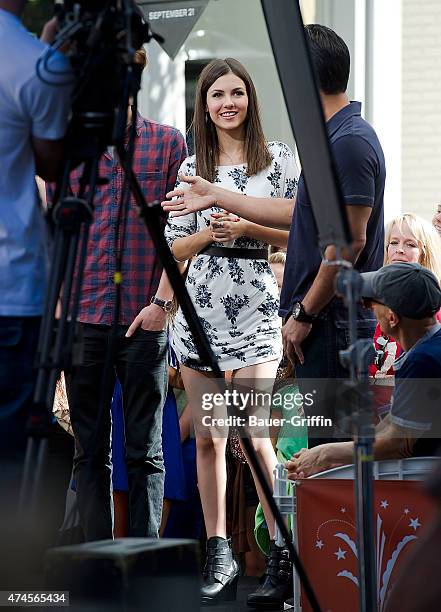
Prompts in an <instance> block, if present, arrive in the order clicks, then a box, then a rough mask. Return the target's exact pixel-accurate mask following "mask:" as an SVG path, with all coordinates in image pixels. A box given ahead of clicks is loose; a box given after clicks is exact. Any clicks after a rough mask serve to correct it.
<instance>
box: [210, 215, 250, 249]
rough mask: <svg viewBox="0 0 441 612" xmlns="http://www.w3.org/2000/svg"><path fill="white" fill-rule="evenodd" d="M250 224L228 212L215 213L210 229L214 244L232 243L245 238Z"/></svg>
mask: <svg viewBox="0 0 441 612" xmlns="http://www.w3.org/2000/svg"><path fill="white" fill-rule="evenodd" d="M247 225H248V222H247V221H245V220H244V219H241V218H240V217H238V216H237V215H233V214H231V213H228V212H226V211H224V212H222V213H213V214H212V215H211V220H210V228H211V232H212V237H213V240H214V242H221V243H223V242H231V241H233V240H236V238H239V237H240V236H244V235H245V233H246V226H247Z"/></svg>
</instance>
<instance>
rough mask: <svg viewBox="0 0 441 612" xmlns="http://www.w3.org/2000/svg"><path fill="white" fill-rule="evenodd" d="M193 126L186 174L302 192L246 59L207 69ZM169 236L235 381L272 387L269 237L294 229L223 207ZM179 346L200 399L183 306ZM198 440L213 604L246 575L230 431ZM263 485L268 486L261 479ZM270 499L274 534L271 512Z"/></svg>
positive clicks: (276, 240)
mask: <svg viewBox="0 0 441 612" xmlns="http://www.w3.org/2000/svg"><path fill="white" fill-rule="evenodd" d="M193 132H194V143H195V152H196V154H195V155H194V156H192V157H189V158H187V159H186V160H185V161H184V163H183V164H182V166H181V169H180V172H181V173H182V174H185V175H196V174H197V175H199V176H202V177H204V178H206V179H207V180H209V181H211V182H216V183H219V184H221V185H222V187H225V188H227V189H230V190H232V191H237V192H239V193H242V194H246V195H252V196H260V197H276V198H293V197H294V196H295V192H296V187H297V180H298V174H299V171H298V168H297V165H296V163H295V159H294V156H293V154H292V152H291V150H290V149H289V147H287V146H286V145H285V144H283V143H279V142H271V143H267V142H266V141H265V139H264V135H263V131H262V127H261V123H260V116H259V109H258V104H257V99H256V91H255V88H254V85H253V82H252V80H251V77H250V76H249V74H248V72H247V71H246V70H245V68H244V67H243V66H242V64H240V63H239V62H238V61H237V60H234V59H226V60H214V61H212V62H211V63H210V64H208V66H206V67H205V68H204V70H203V71H202V73H201V75H200V77H199V81H198V87H197V91H196V101H195V115H194V121H193ZM166 237H167V240H168V243H169V245H170V248H171V249H172V252H173V255H174V257H175V258H176V259H177V260H178V261H180V262H182V261H186V260H188V259H192V260H191V263H190V266H189V269H188V274H187V280H186V284H187V289H188V291H189V293H190V296H191V297H192V299H193V302H194V304H195V307H196V311H197V313H198V315H199V318H200V320H201V322H202V325H203V327H204V329H205V332H206V334H207V336H208V338H209V341H210V344H211V347H212V349H213V351H214V353H215V355H216V357H217V359H218V361H219V366H220V368H221V370H222V371H233V380H234V382H235V384H238V383H240V380H242V381H245V380H246V384H247V386H252V387H253V388H254V389H258V388H259V385H260V387H262V386H264V387H265V388H268V387H269V386H270V383H271V381H272V380H273V379H274V377H275V374H276V371H277V367H278V363H279V360H280V358H281V355H282V340H281V332H280V327H281V320H280V318H279V317H278V307H279V295H278V289H277V282H276V279H275V277H274V275H273V273H272V271H271V268H270V266H269V264H268V261H267V251H268V245H269V244H273V245H276V246H281V247H285V246H286V244H287V238H288V233H287V232H285V231H282V230H275V229H269V228H266V227H262V226H259V225H256V224H254V223H251V222H249V221H245V220H243V219H239V218H238V217H236V216H235V215H231V214H229V213H228V212H227V211H223V210H222V209H220V208H215V207H213V208H211V209H209V210H206V211H202V212H198V213H196V214H190V215H186V216H180V217H172V216H170V218H169V223H168V226H167V228H166ZM173 345H174V349H175V351H176V353H177V356H178V360H179V362H180V363H181V364H182V378H183V382H184V385H185V388H186V391H187V394H188V396H189V400H190V403H192V402H193V404H196V403H197V401H198V400H197V399H196V398H197V397H198V393H197V391H198V390H199V391H200V389H202V388H203V387H204V385H206V384H207V378H208V377H209V376H210V374H209V373H208V372H206V371H204V370H206V368H204V367H203V366H201V364H199V363H198V354H197V351H196V348H195V345H194V342H193V338H192V336H191V334H190V330H189V328H188V325H187V323H186V321H185V318H184V316H183V314H182V311H181V310H179V311H178V313H177V315H176V318H175V321H174V329H173ZM200 408H201V406H200V402H199V405H192V409H193V413H194V414H195V415H196V414H198V415H200ZM197 418H198V419H199V416H198V417H197ZM199 420H200V419H199ZM196 442H197V467H198V484H199V491H200V495H201V501H202V507H203V511H204V519H205V526H206V531H207V538H208V543H207V553H208V554H207V564H206V567H205V570H204V582H203V587H202V601H203V602H204V603H212V602H214V601H218V600H220V599H227V598H230V597H232V596H234V593H235V586H236V583H237V575H238V568H237V564H236V562H235V561H234V560H233V558H232V555H231V550H230V547H229V543H228V540H227V539H226V536H227V534H226V516H225V515H226V511H225V491H226V466H225V446H226V434H225V432H224V433H220V434H219V433H218V435H216V433H214V434H213V433H212V432H210V431H208V430H206V431H204V432H203V435H201V431H200V429H199V431H198V427H197V425H196ZM252 442H253V446H254V448H255V450H256V452H257V454H258V456H259V459H260V462H261V465H262V466H263V467H264V470H265V473H266V476H267V478H268V481H269V482H271V483H272V480H273V475H272V471H273V469H274V467H275V465H276V462H277V461H276V455H275V453H274V450H273V447H272V445H271V441H270V440H269V438H262V437H260V438H259V437H257V438H254V439H253V440H252ZM257 490H258V492H259V493H260V487H259V486H257ZM261 499H262V496H261ZM262 502H263V503H262V505H263V508H264V512H265V516H266V519H267V521H268V525H269V530H270V533H271V534H272V535H273V534H274V526H273V520H272V517H271V513H270V511H269V509H268V507H267V506H266V503H265V502H264V500H262ZM220 567H221V568H222V569H220Z"/></svg>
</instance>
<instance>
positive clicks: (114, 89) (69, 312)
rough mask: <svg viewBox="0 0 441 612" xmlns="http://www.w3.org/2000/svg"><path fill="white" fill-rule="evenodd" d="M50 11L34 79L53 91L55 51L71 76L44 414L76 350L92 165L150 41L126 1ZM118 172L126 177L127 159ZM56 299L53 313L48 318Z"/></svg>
mask: <svg viewBox="0 0 441 612" xmlns="http://www.w3.org/2000/svg"><path fill="white" fill-rule="evenodd" d="M55 9H56V10H55V13H56V15H57V16H58V21H59V28H60V29H59V33H58V36H57V38H56V41H55V44H54V45H53V47H51V48H49V49H48V51H47V52H46V54H45V55H43V56H42V58H41V59H40V63H41V65H40V66H38V65H37V73H39V74H44V75H45V77H44V78H45V79H46V80H50V79H51V78H53V80H54V82H53V85H54V86H56V85H57V84H58V83H57V79H58V78H59V76H60V75H59V74H57V73H55V72H53V71H52V73H51V71H50V70H49V69H48V65H49V62H48V60H49V58H50V56H51V54H53V53H54V52H55V51H56V49H62V50H63V52H64V53H65V54H66V55H67V57H68V58H69V60H70V64H71V70H72V73H71V74H69V75H66V78H69V79H72V85H73V92H72V105H71V117H70V121H69V126H68V131H67V134H66V155H65V163H64V168H63V172H62V174H61V175H60V177H59V180H58V182H57V186H56V189H55V193H54V197H53V201H52V203H51V204H50V206H49V209H48V218H49V221H50V223H51V225H52V229H53V249H52V256H51V260H52V266H51V271H50V279H49V291H48V294H47V298H46V304H45V311H44V317H43V321H42V326H41V332H40V339H39V348H38V352H37V361H38V363H37V366H38V369H39V372H38V377H37V385H36V392H35V398H34V399H35V403H36V404H37V405H40V406H43V405H44V406H46V409H47V410H51V407H52V404H53V399H54V395H55V386H56V381H57V379H58V377H59V375H60V373H61V371H62V370H69V369H70V367H71V365H72V355H75V354H78V352H79V351H78V348H77V345H78V341H77V339H76V330H75V327H76V325H75V322H76V318H77V312H78V304H79V295H80V291H81V281H82V271H83V269H84V262H85V257H86V252H87V240H88V230H89V226H90V224H91V222H92V220H93V198H94V193H95V190H96V187H97V185H99V184H100V183H101V182H102V181H101V179H100V176H99V170H98V168H99V160H100V158H101V156H102V154H103V153H104V151H105V150H106V149H107V147H109V146H115V149H116V150H120V151H121V150H123V148H124V144H125V137H126V133H127V113H128V108H129V104H130V103H131V102H133V101H134V100H136V96H137V93H138V90H139V88H140V84H141V72H142V67H141V66H140V65H139V64H138V63H137V62H136V51H137V50H138V49H140V48H141V47H142V45H143V44H144V43H147V42H149V40H151V38H153V37H154V36H155V35H154V34H153V33H152V32H151V30H150V28H149V25H148V24H147V23H146V21H145V20H144V18H143V16H142V13H141V12H140V10H139V9H138V7H137V5H136V3H135V2H134V1H133V0H83V1H81V0H80V1H75V2H74V1H73V0H58V1H57V2H56V5H55ZM41 67H43V68H44V71H43V70H39V68H41ZM72 74H73V78H72ZM41 78H42V77H41ZM128 149H129V151H130V145H129V147H128ZM80 164H83V166H82V177H81V179H80V181H79V185H80V186H79V190H78V192H77V193H73V192H72V189H71V186H70V173H71V171H72V170H73V169H75V168H76V167H78V166H80ZM124 169H125V171H126V174H128V175H130V173H131V158H130V155H128V156H127V159H126V162H125V163H124ZM59 299H61V315H60V318H59V319H58V320H56V316H55V313H56V309H57V304H58V302H59Z"/></svg>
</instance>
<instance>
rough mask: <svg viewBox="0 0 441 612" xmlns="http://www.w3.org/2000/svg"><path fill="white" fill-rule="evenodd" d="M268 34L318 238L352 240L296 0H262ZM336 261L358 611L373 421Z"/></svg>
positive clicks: (367, 591) (363, 594) (345, 281)
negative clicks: (349, 403) (349, 394)
mask: <svg viewBox="0 0 441 612" xmlns="http://www.w3.org/2000/svg"><path fill="white" fill-rule="evenodd" d="M261 2H262V8H263V12H264V16H265V19H266V23H267V28H268V33H269V36H270V39H271V44H272V48H273V52H274V57H275V60H276V64H277V69H278V72H279V78H280V83H281V85H282V89H283V94H284V98H285V103H286V107H287V110H288V115H289V118H290V122H291V126H292V129H293V132H294V136H295V139H296V144H297V148H298V152H299V156H300V160H301V162H302V171H303V174H304V177H305V182H306V185H307V189H308V194H309V197H310V201H311V206H312V209H313V213H314V218H315V222H316V226H317V232H318V237H317V238H318V244H319V246H320V247H321V249H322V252H325V249H326V248H327V247H328V246H330V245H334V246H335V247H336V249H337V252H339V250H340V249H341V248H343V247H346V249H348V250H349V249H350V245H351V242H352V237H351V233H350V230H349V224H348V220H347V216H346V211H345V206H344V202H343V197H342V194H341V189H340V184H339V181H338V176H337V173H336V169H335V165H334V161H333V157H332V153H331V150H330V145H329V139H328V135H327V132H326V125H325V118H324V115H323V109H322V105H321V102H320V97H319V92H318V88H317V84H316V80H315V76H314V71H313V66H312V61H311V57H310V52H309V47H308V44H307V41H306V35H305V31H304V26H303V21H302V15H301V12H300V7H299V2H298V1H297V0H261ZM328 263H330V264H331V265H338V266H340V267H342V268H343V271H342V272H341V273H340V274H341V276H340V280H339V285H340V292H341V293H342V294H343V295H345V299H346V304H347V307H348V311H349V329H350V342H351V346H350V347H349V348H348V350H347V351H345V352H344V353H343V355H342V356H341V357H342V361H343V362H344V364H345V365H346V366H347V367H349V370H350V373H351V379H350V385H351V388H352V391H353V393H354V394H355V397H356V398H357V410H355V411H354V420H353V432H354V437H355V457H354V459H355V464H356V472H355V483H354V486H355V498H356V510H357V512H356V514H357V521H356V522H357V532H358V562H359V585H360V591H359V594H360V610H361V612H373V611H374V610H376V608H377V606H376V571H375V556H374V547H373V542H374V529H373V526H374V523H373V521H374V517H373V502H372V499H373V496H372V461H373V456H372V443H373V435H374V430H373V425H372V413H371V410H370V406H369V402H366V401H365V399H366V397H368V393H367V384H368V383H367V364H368V359H369V357H370V355H369V353H370V349H369V347H368V344H370V345H371V344H372V341H370V340H368V341H364V340H357V324H356V321H357V316H356V303H357V301H358V299H359V297H360V294H359V291H360V275H359V274H358V273H357V272H356V271H354V270H353V269H352V264H351V263H350V262H349V261H339V258H338V257H337V258H336V261H333V262H328Z"/></svg>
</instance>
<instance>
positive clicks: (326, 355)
mask: <svg viewBox="0 0 441 612" xmlns="http://www.w3.org/2000/svg"><path fill="white" fill-rule="evenodd" d="M305 31H306V35H307V39H308V42H309V46H310V50H311V57H312V62H313V65H314V68H315V70H316V74H317V79H318V84H319V89H320V98H321V102H322V106H323V111H324V115H325V119H326V122H327V129H328V135H329V139H330V144H331V150H332V153H333V156H334V160H335V165H336V168H337V172H338V175H339V178H340V184H341V188H342V193H343V197H344V201H345V203H346V212H347V215H348V220H349V224H350V228H351V231H352V236H353V239H354V242H353V254H352V256H351V257H352V260H353V262H354V263H355V268H356V269H357V270H359V271H361V272H368V271H372V270H377V269H378V268H379V267H380V266H381V265H382V261H383V241H384V223H383V194H384V183H385V178H386V169H385V162H384V155H383V151H382V149H381V145H380V143H379V141H378V138H377V135H376V134H375V131H374V129H373V128H372V126H370V125H369V124H368V123H367V122H366V121H364V119H362V117H361V114H360V113H361V104H360V103H359V102H349V99H348V97H347V94H346V88H347V83H348V78H349V68H350V57H349V50H348V48H347V46H346V44H345V43H344V41H343V40H342V39H341V38H340V37H339V36H338V35H337V34H336V33H335V32H333V31H332V30H330V29H329V28H326V27H325V26H321V25H308V26H306V27H305ZM183 180H186V181H187V182H188V183H190V185H191V189H190V190H183V189H182V188H180V189H177V190H175V191H173V192H171V193H170V194H168V196H169V197H172V196H178V197H177V199H176V200H174V201H173V202H164V203H163V207H164V209H165V210H168V211H173V212H174V214H175V215H176V214H177V215H181V214H188V213H192V212H195V211H197V210H202V209H204V208H208V207H209V206H212V205H214V204H215V203H216V205H217V206H221V207H223V208H225V209H227V210H229V211H231V212H234V213H236V214H238V215H240V216H243V217H245V218H247V219H249V220H250V221H254V222H255V223H259V224H260V225H270V226H273V227H280V228H287V227H291V229H290V236H289V244H288V252H287V259H286V265H285V275H284V280H283V288H282V295H281V305H280V315H281V316H283V317H285V318H286V323H285V325H284V327H283V330H282V333H283V340H284V345H285V350H286V353H287V355H288V357H289V358H290V359H291V360H292V361H293V362H294V363H295V372H296V378H297V379H298V381H299V386H300V390H301V392H302V393H304V394H305V393H307V392H310V391H311V390H312V389H314V388H315V387H316V383H315V382H314V379H317V378H320V379H335V378H339V377H347V376H348V371H347V370H346V369H345V368H343V367H342V366H341V364H340V361H339V351H340V350H341V349H344V348H346V347H347V345H348V323H347V312H346V309H345V308H344V306H343V303H342V301H341V299H339V298H337V297H335V290H334V280H335V276H336V273H337V269H336V268H335V267H333V266H331V267H329V266H325V265H323V263H322V253H321V252H320V249H319V246H318V243H317V229H316V225H315V220H314V216H313V213H312V208H311V203H310V200H309V197H308V192H307V186H306V184H305V180H304V176H303V173H302V174H301V175H300V180H299V185H298V191H297V198H296V201H295V207H294V214H293V203H292V201H289V200H283V199H276V198H275V199H271V200H268V199H264V198H252V197H249V196H242V195H240V194H233V193H232V192H228V191H225V190H223V189H220V188H219V187H217V186H216V185H211V184H210V183H208V182H207V181H204V180H203V179H201V178H200V177H183ZM291 221H292V223H291ZM334 256H335V253H334V249H333V247H329V248H328V249H327V250H326V253H325V257H326V258H327V259H333V258H334ZM374 327H375V319H374V316H373V314H372V311H370V310H363V309H362V308H361V307H360V309H359V312H358V329H359V334H360V335H361V336H365V337H370V336H372V335H373V332H374ZM335 387H336V385H335V384H334V383H332V382H331V383H330V384H328V389H327V393H326V402H324V404H323V405H321V404H320V403H319V402H316V404H315V405H313V406H312V407H305V409H306V412H307V415H308V416H311V415H313V414H324V405H325V406H326V414H324V415H325V416H331V417H335V414H334V412H335V402H336V400H335ZM317 395H319V394H317ZM309 433H310V435H311V434H312V435H313V436H315V437H320V436H323V435H329V430H328V432H326V431H320V430H317V431H315V432H313V431H311V430H310V432H309ZM320 441H322V440H320ZM315 442H317V440H315ZM313 443H314V440H311V444H313Z"/></svg>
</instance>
